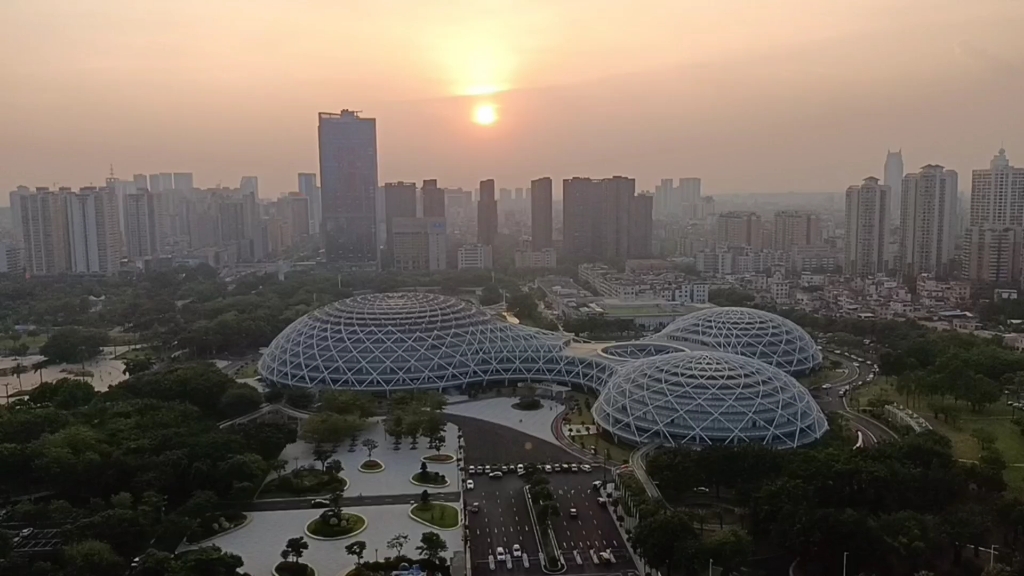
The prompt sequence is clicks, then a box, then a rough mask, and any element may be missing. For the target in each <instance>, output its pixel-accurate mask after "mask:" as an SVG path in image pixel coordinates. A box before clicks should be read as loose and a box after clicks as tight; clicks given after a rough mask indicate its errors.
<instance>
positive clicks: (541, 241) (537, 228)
mask: <svg viewBox="0 0 1024 576" xmlns="http://www.w3.org/2000/svg"><path fill="white" fill-rule="evenodd" d="M551 188H552V186H551V178H547V177H544V178H538V179H536V180H533V181H531V182H530V232H531V240H532V246H533V250H536V251H537V252H540V251H541V250H543V249H545V248H552V247H553V246H554V242H553V239H552V236H553V229H554V222H553V218H554V215H553V212H552V205H551V196H552V194H551Z"/></svg>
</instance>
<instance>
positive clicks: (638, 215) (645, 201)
mask: <svg viewBox="0 0 1024 576" xmlns="http://www.w3.org/2000/svg"><path fill="white" fill-rule="evenodd" d="M653 243H654V196H652V195H650V194H638V195H636V196H633V197H632V199H630V201H629V248H628V252H627V256H628V257H629V258H650V257H651V249H652V248H653Z"/></svg>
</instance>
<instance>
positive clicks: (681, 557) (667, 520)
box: [633, 510, 697, 576]
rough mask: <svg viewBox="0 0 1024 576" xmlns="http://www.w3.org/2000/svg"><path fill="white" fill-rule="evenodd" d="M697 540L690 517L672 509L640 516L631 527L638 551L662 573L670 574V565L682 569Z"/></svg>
mask: <svg viewBox="0 0 1024 576" xmlns="http://www.w3.org/2000/svg"><path fill="white" fill-rule="evenodd" d="M696 542H697V532H696V531H695V530H694V529H693V525H692V524H690V520H689V518H687V517H686V515H685V514H684V513H682V512H679V511H675V510H668V511H664V512H662V513H660V514H656V515H655V516H652V517H650V518H645V519H642V520H641V521H640V522H638V523H637V525H636V527H635V528H634V529H633V544H634V545H635V546H636V550H637V553H638V554H639V555H640V557H642V558H643V559H644V560H646V561H647V562H648V563H649V564H651V565H652V566H655V567H657V568H658V569H659V570H660V571H661V573H662V574H663V575H664V576H671V575H672V571H673V569H680V568H681V569H684V570H685V568H686V566H685V564H686V563H687V560H688V559H689V557H690V556H692V555H693V552H694V546H695V544H696Z"/></svg>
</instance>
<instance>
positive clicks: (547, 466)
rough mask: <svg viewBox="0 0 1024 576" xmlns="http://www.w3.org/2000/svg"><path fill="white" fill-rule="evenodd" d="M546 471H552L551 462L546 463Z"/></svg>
mask: <svg viewBox="0 0 1024 576" xmlns="http://www.w3.org/2000/svg"><path fill="white" fill-rule="evenodd" d="M544 471H545V472H548V473H550V472H551V464H545V465H544Z"/></svg>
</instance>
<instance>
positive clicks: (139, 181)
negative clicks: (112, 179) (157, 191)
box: [132, 174, 149, 190]
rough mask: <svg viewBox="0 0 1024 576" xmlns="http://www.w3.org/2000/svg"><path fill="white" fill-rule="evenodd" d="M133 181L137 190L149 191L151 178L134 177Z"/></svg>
mask: <svg viewBox="0 0 1024 576" xmlns="http://www.w3.org/2000/svg"><path fill="white" fill-rule="evenodd" d="M132 181H133V182H135V189H136V190H149V178H147V177H146V175H145V174H135V175H133V176H132Z"/></svg>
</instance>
